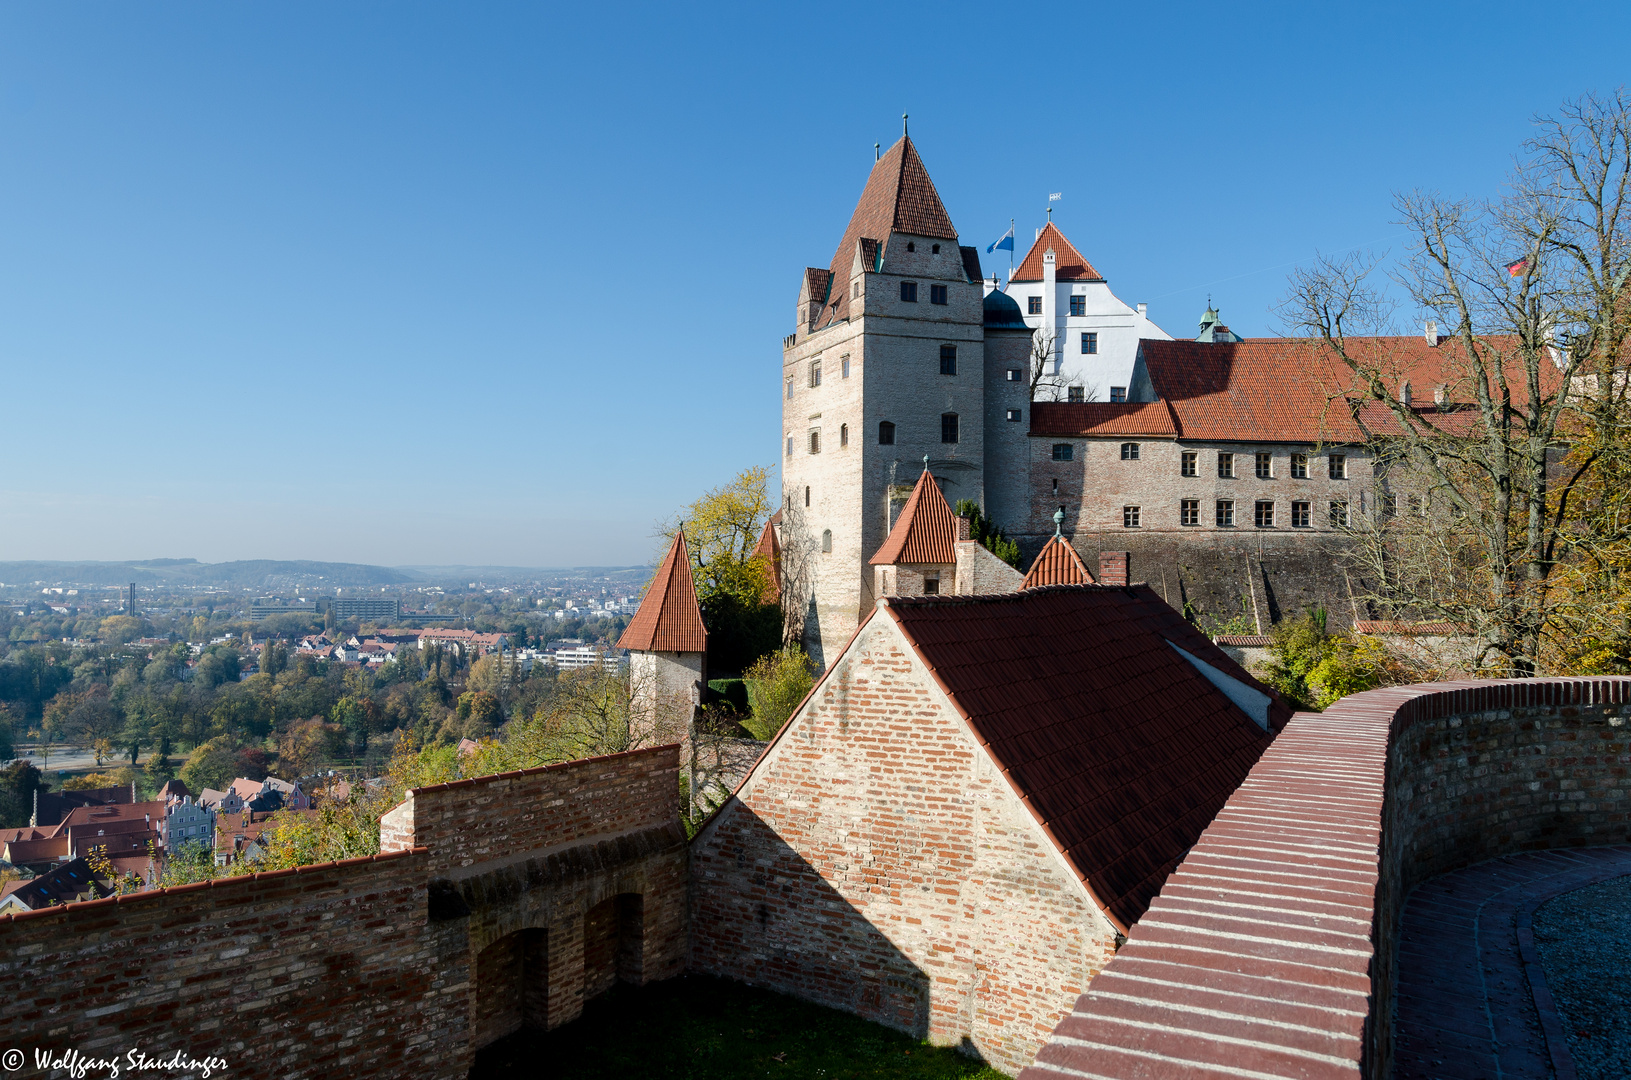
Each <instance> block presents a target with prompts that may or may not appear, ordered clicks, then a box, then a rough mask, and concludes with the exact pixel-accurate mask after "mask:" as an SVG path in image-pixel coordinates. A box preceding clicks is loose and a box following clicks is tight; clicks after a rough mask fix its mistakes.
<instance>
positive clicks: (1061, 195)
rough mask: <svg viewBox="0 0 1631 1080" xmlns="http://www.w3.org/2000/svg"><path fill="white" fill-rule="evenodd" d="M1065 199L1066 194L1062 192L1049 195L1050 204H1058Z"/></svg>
mask: <svg viewBox="0 0 1631 1080" xmlns="http://www.w3.org/2000/svg"><path fill="white" fill-rule="evenodd" d="M1064 197H1065V193H1064V192H1062V191H1053V192H1049V193H1048V201H1049V202H1058V201H1059V200H1060V199H1063V198H1064Z"/></svg>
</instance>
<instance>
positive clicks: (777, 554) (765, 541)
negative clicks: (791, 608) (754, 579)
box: [753, 510, 782, 604]
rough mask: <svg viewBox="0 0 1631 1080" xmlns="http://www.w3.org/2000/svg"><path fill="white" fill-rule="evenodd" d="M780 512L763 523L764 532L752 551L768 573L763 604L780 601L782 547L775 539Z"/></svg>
mask: <svg viewBox="0 0 1631 1080" xmlns="http://www.w3.org/2000/svg"><path fill="white" fill-rule="evenodd" d="M781 520H782V512H781V511H780V510H777V511H776V512H775V513H774V514H772V515H771V516H770V520H769V521H767V522H765V527H764V531H763V532H761V533H760V534H759V544H758V546H757V547H755V548H754V549H753V554H754V555H756V556H758V557H759V558H762V559H764V561H765V569H766V570H768V571H769V577H770V580H769V581H768V582H767V583H766V584H765V594H764V598H763V599H764V602H765V603H767V604H774V603H778V602H779V601H780V600H781V577H782V545H781V541H780V540H778V539H777V538H776V526H777V525H780V524H781Z"/></svg>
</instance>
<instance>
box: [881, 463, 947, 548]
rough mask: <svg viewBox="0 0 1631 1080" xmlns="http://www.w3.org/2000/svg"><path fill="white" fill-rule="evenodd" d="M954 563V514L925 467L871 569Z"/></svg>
mask: <svg viewBox="0 0 1631 1080" xmlns="http://www.w3.org/2000/svg"><path fill="white" fill-rule="evenodd" d="M956 561H957V515H956V514H953V513H952V512H951V507H950V506H948V505H947V504H946V497H945V496H944V495H942V494H941V493H940V485H939V484H937V483H936V482H935V479H934V476H933V474H932V473H930V472H929V470H928V469H927V468H925V469H924V470H923V475H922V476H920V477H918V478H917V486H916V487H914V488H913V489H912V495H911V498H909V499H907V500H906V505H905V506H903V507H902V508H901V511H900V517H898V518H896V519H895V527H894V528H893V529H891V530H889V537H888V538H887V539H886V540H884V542H883V547H881V548H879V549H878V553H877V554H876V555H874V556H872V558H871V559H870V560H869V565H872V566H894V565H897V564H899V563H938V564H941V565H950V564H952V563H955V562H956Z"/></svg>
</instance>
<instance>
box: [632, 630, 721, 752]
mask: <svg viewBox="0 0 1631 1080" xmlns="http://www.w3.org/2000/svg"><path fill="white" fill-rule="evenodd" d="M703 677H704V673H703V655H702V653H680V652H642V651H640V650H631V651H630V652H629V710H630V712H631V713H632V715H633V722H634V725H635V727H636V729H637V731H638V733H639V736H640V740H641V741H642V742H646V743H653V742H656V743H671V742H681V741H683V740H684V739H685V737H686V732H687V731H688V730H689V729H690V726H691V715H692V713H693V712H694V711H695V710H696V706H697V704H698V703H699V702H700V701H701V700H702V686H703Z"/></svg>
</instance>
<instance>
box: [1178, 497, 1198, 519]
mask: <svg viewBox="0 0 1631 1080" xmlns="http://www.w3.org/2000/svg"><path fill="white" fill-rule="evenodd" d="M1179 513H1180V515H1181V516H1180V518H1179V522H1180V523H1181V524H1184V525H1199V524H1200V523H1201V501H1200V500H1199V499H1185V500H1183V502H1181V503H1180V504H1179Z"/></svg>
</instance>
